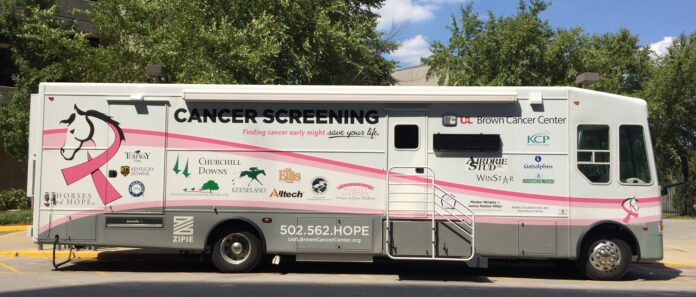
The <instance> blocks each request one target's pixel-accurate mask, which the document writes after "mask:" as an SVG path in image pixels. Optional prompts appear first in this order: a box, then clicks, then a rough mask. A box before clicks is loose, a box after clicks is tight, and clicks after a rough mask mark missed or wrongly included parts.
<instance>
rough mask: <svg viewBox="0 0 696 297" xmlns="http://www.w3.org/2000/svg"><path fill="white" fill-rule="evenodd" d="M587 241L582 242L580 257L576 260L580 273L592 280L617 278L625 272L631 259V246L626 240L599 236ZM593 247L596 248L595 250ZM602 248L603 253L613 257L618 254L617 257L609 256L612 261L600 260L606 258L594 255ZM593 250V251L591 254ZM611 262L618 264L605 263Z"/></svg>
mask: <svg viewBox="0 0 696 297" xmlns="http://www.w3.org/2000/svg"><path fill="white" fill-rule="evenodd" d="M587 242H588V243H589V244H583V248H582V250H581V253H580V257H579V258H578V260H577V266H578V269H579V270H580V273H582V274H583V275H585V276H586V277H587V278H590V279H593V280H617V279H620V278H622V277H623V276H624V275H625V274H626V272H627V271H628V267H629V266H630V265H631V260H632V256H631V255H632V253H631V247H630V246H629V245H628V244H627V243H626V241H624V240H623V239H621V238H612V237H606V236H604V237H602V236H600V237H595V238H593V239H591V240H588V241H587ZM600 245H601V247H600ZM595 249H598V250H597V251H595ZM602 249H603V250H604V251H605V253H606V252H609V253H611V254H610V255H613V257H615V256H617V255H618V257H619V258H618V259H616V258H613V257H612V256H609V259H612V258H613V260H614V261H602V260H605V259H607V258H601V257H597V256H595V255H598V254H599V253H601V250H602ZM593 252H595V253H594V254H593ZM612 252H613V253H612ZM611 262H614V263H618V264H614V265H612V264H606V263H611Z"/></svg>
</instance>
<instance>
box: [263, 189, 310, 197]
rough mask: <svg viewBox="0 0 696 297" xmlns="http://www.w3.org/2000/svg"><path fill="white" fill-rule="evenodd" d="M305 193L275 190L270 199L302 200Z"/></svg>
mask: <svg viewBox="0 0 696 297" xmlns="http://www.w3.org/2000/svg"><path fill="white" fill-rule="evenodd" d="M303 195H304V193H303V192H302V191H295V192H290V191H285V190H280V191H278V189H275V188H274V189H273V192H271V195H269V196H268V197H270V198H302V196H303Z"/></svg>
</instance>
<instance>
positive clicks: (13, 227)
mask: <svg viewBox="0 0 696 297" xmlns="http://www.w3.org/2000/svg"><path fill="white" fill-rule="evenodd" d="M27 229H29V225H7V226H0V232H11V231H25V230H27Z"/></svg>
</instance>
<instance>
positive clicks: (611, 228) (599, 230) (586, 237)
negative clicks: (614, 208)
mask: <svg viewBox="0 0 696 297" xmlns="http://www.w3.org/2000/svg"><path fill="white" fill-rule="evenodd" d="M603 235H604V236H615V237H618V238H621V239H623V240H624V241H625V242H626V243H627V244H628V246H630V247H631V254H633V255H634V256H638V255H640V252H639V248H640V247H639V246H638V240H636V236H635V235H634V234H633V232H632V231H631V230H629V229H628V228H627V227H626V226H623V225H620V224H617V223H614V222H600V223H598V224H596V225H594V226H592V227H591V228H590V229H588V230H587V231H585V234H583V235H582V240H580V241H579V242H578V249H577V254H578V256H579V255H580V253H581V252H582V250H583V247H585V246H586V245H588V244H591V242H589V241H590V240H592V239H593V238H596V237H598V236H603Z"/></svg>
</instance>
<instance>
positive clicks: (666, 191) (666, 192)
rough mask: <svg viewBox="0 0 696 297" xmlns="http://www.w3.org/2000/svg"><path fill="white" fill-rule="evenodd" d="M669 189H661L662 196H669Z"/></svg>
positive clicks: (663, 187)
mask: <svg viewBox="0 0 696 297" xmlns="http://www.w3.org/2000/svg"><path fill="white" fill-rule="evenodd" d="M668 189H669V187H666V186H662V187H660V196H667V194H669V190H668Z"/></svg>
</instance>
